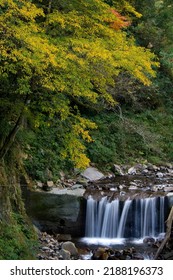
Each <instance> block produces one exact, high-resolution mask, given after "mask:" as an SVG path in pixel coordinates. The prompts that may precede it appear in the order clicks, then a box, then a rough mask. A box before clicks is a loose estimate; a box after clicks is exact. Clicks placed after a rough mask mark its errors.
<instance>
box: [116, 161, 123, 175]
mask: <svg viewBox="0 0 173 280" xmlns="http://www.w3.org/2000/svg"><path fill="white" fill-rule="evenodd" d="M114 170H115V171H114V172H115V174H118V175H121V176H123V175H124V173H123V171H122V169H121V167H120V166H119V165H117V164H114Z"/></svg>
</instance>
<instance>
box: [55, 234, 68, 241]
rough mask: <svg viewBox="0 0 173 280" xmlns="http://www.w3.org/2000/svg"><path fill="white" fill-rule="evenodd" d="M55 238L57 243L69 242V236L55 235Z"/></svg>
mask: <svg viewBox="0 0 173 280" xmlns="http://www.w3.org/2000/svg"><path fill="white" fill-rule="evenodd" d="M56 238H57V240H58V241H70V240H71V234H57V235H56Z"/></svg>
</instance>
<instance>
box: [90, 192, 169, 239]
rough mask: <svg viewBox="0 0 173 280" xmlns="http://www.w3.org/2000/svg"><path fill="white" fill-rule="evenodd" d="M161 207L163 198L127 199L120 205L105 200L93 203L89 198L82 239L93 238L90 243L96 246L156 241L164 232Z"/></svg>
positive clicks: (162, 208) (105, 198)
mask: <svg viewBox="0 0 173 280" xmlns="http://www.w3.org/2000/svg"><path fill="white" fill-rule="evenodd" d="M164 208H165V205H164V197H152V198H145V199H135V200H130V199H128V200H126V201H125V202H124V203H123V202H120V201H119V200H118V199H115V200H113V201H109V199H108V198H107V197H103V198H102V199H101V200H100V201H96V200H94V199H93V198H92V197H91V196H89V198H88V200H87V212H86V231H85V237H86V238H92V243H94V239H95V243H99V242H101V243H102V241H103V240H104V241H105V242H106V243H107V242H109V243H111V242H113V243H120V242H121V243H122V242H123V239H124V238H130V239H139V240H143V239H144V238H145V237H146V236H149V237H154V238H156V237H158V236H159V235H160V234H161V233H164V231H165V225H164V224H165V221H164V217H165V213H164ZM110 239H111V240H110ZM105 242H104V243H105Z"/></svg>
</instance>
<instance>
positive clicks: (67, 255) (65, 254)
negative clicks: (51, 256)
mask: <svg viewBox="0 0 173 280" xmlns="http://www.w3.org/2000/svg"><path fill="white" fill-rule="evenodd" d="M59 253H60V255H61V256H62V258H63V260H70V252H69V251H68V250H65V249H61V250H60V252H59Z"/></svg>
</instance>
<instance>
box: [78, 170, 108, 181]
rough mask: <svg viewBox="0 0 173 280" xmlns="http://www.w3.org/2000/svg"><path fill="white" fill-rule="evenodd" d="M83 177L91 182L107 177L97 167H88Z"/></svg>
mask: <svg viewBox="0 0 173 280" xmlns="http://www.w3.org/2000/svg"><path fill="white" fill-rule="evenodd" d="M81 175H82V176H83V177H84V178H86V179H88V180H89V181H97V180H100V179H103V178H104V177H105V176H104V174H103V173H101V172H100V171H99V170H98V169H97V168H95V167H88V168H87V169H85V170H84V172H83V173H81Z"/></svg>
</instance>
